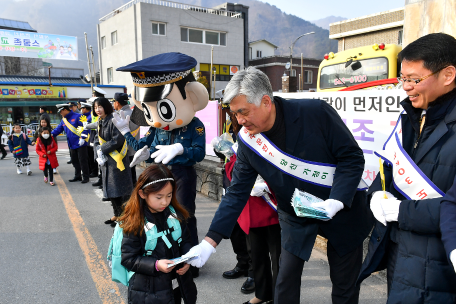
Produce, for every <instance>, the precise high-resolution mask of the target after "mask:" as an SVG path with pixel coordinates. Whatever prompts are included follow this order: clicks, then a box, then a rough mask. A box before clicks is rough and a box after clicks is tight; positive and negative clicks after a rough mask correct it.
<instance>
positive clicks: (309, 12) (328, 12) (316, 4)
mask: <svg viewBox="0 0 456 304" xmlns="http://www.w3.org/2000/svg"><path fill="white" fill-rule="evenodd" d="M260 1H262V2H267V3H269V4H271V5H275V6H276V7H278V8H279V9H281V10H282V11H283V12H285V13H287V14H292V15H296V16H298V17H301V18H303V19H304V20H309V21H312V20H318V19H322V18H325V17H328V16H337V17H344V18H347V19H351V18H357V17H361V16H365V15H370V14H375V13H379V12H383V11H388V10H391V9H395V8H400V7H404V5H405V1H404V0H381V1H367V0H364V1H359V0H325V1H315V0H286V1H285V0H260ZM360 3H361V4H360Z"/></svg>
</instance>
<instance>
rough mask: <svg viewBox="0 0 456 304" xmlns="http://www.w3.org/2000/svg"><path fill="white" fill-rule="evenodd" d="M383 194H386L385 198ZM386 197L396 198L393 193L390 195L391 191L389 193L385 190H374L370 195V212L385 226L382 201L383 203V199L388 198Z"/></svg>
mask: <svg viewBox="0 0 456 304" xmlns="http://www.w3.org/2000/svg"><path fill="white" fill-rule="evenodd" d="M385 194H386V197H387V199H386V198H385ZM388 199H396V198H395V197H394V195H392V194H391V193H389V192H387V191H385V192H384V191H376V192H374V194H373V195H372V198H371V202H370V209H371V211H372V213H373V214H374V217H375V218H376V219H377V221H379V222H380V223H382V224H383V225H385V226H386V217H385V213H384V212H383V207H382V203H383V201H385V200H388Z"/></svg>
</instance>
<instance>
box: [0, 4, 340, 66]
mask: <svg viewBox="0 0 456 304" xmlns="http://www.w3.org/2000/svg"><path fill="white" fill-rule="evenodd" d="M177 1H178V2H182V3H188V4H193V5H198V6H203V7H214V6H217V5H220V4H223V3H225V2H226V1H223V0H177ZM127 2H128V1H127V0H78V1H61V0H20V1H17V0H16V1H11V0H7V1H6V0H0V3H2V17H3V18H8V19H13V20H20V21H27V22H29V23H30V25H31V26H32V27H33V28H34V29H36V30H37V31H38V32H39V33H49V34H59V35H68V36H77V37H78V55H79V60H78V61H77V62H75V61H68V60H65V61H64V60H46V61H49V62H51V63H52V64H53V65H54V66H56V67H74V68H84V69H85V71H86V73H87V57H86V51H85V41H84V32H87V35H88V43H89V44H90V45H92V46H93V48H94V53H95V54H96V55H95V56H96V58H95V62H96V63H98V43H97V30H96V25H97V23H98V22H99V21H98V20H99V19H100V18H101V17H103V16H104V15H106V14H108V13H110V12H111V11H113V10H115V9H117V8H119V7H120V6H122V5H123V4H125V3H127ZM238 3H242V4H244V5H247V6H249V7H250V8H249V41H255V40H258V39H267V40H268V41H270V42H272V43H274V44H276V45H277V46H279V48H278V49H277V50H276V54H278V55H289V52H290V50H289V46H290V45H291V43H292V42H293V40H294V39H296V38H297V37H298V36H300V35H302V34H304V33H308V32H312V31H313V32H315V34H314V35H309V36H305V37H303V38H301V39H300V40H299V41H298V42H297V43H296V45H295V46H294V49H293V55H294V56H300V53H303V55H304V57H308V58H323V56H324V54H325V53H328V52H331V51H333V52H336V51H337V41H336V40H330V39H329V31H328V30H326V29H323V28H321V27H319V26H317V25H315V24H313V23H312V22H309V21H306V20H303V19H301V18H299V17H297V16H294V15H289V14H285V13H284V12H282V11H281V10H280V9H279V8H277V7H276V6H273V5H270V4H268V3H264V2H261V1H258V0H238ZM24 10H27V12H29V13H27V14H24Z"/></svg>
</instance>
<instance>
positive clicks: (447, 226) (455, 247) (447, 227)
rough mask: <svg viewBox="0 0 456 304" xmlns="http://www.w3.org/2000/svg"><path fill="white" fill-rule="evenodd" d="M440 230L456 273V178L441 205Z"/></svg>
mask: <svg viewBox="0 0 456 304" xmlns="http://www.w3.org/2000/svg"><path fill="white" fill-rule="evenodd" d="M440 230H441V231H442V241H443V245H444V246H445V250H446V254H447V257H448V259H449V260H450V261H451V264H453V267H454V270H455V272H456V178H455V180H454V182H453V186H451V188H450V190H448V192H447V193H446V195H445V199H444V200H443V201H442V204H441V205H440Z"/></svg>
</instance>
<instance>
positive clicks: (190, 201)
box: [168, 165, 198, 246]
mask: <svg viewBox="0 0 456 304" xmlns="http://www.w3.org/2000/svg"><path fill="white" fill-rule="evenodd" d="M168 168H171V172H172V173H173V175H174V178H175V180H176V188H177V189H176V197H177V201H178V202H179V203H180V204H181V205H182V206H184V207H185V209H187V211H188V212H189V213H190V218H189V219H188V222H187V227H188V229H189V230H190V236H191V239H192V246H195V245H198V229H197V227H196V217H195V209H196V204H195V199H196V171H195V168H193V166H180V165H172V166H169V167H168Z"/></svg>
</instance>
